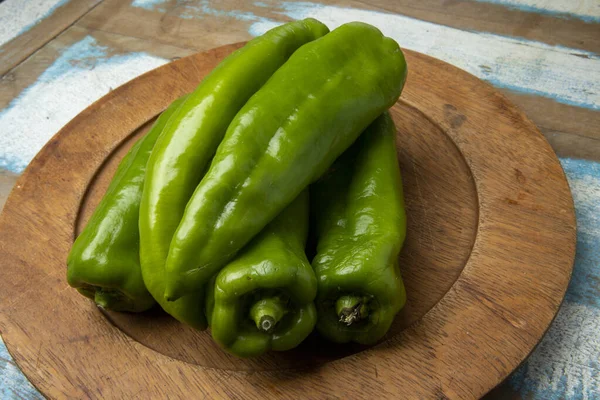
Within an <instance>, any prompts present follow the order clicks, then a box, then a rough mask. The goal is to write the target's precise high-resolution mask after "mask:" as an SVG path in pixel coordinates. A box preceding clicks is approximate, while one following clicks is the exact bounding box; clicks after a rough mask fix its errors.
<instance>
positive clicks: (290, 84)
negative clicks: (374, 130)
mask: <svg viewBox="0 0 600 400" xmlns="http://www.w3.org/2000/svg"><path fill="white" fill-rule="evenodd" d="M405 78H406V63H405V60H404V57H403V54H402V52H401V51H400V48H399V47H398V44H397V43H396V42H394V41H393V40H392V39H390V38H386V37H384V36H383V35H382V34H381V32H380V31H379V30H378V29H376V28H374V27H372V26H370V25H367V24H363V23H358V22H354V23H349V24H346V25H342V26H341V27H339V28H338V29H336V30H334V31H333V32H331V33H329V34H327V35H325V36H323V37H322V38H320V39H317V40H315V41H313V42H311V43H308V44H306V45H304V46H302V47H301V48H300V49H298V50H297V51H296V52H295V53H294V54H293V55H292V56H291V57H290V59H289V60H288V61H287V62H286V63H285V64H284V65H283V66H282V67H281V68H280V69H279V70H277V72H275V73H274V74H273V76H272V77H271V79H269V81H268V82H267V83H266V84H265V85H264V86H263V87H262V88H261V89H260V90H259V91H258V92H256V94H255V95H254V96H252V98H250V100H248V102H247V103H246V104H245V105H244V107H243V108H242V109H241V110H240V112H239V113H238V114H237V115H236V116H235V118H234V119H233V121H232V122H231V125H229V128H228V129H227V133H226V135H225V138H224V139H223V142H222V143H221V145H220V146H219V148H218V150H217V153H216V155H215V157H214V159H213V161H212V163H211V166H210V169H209V170H208V172H207V173H206V176H205V177H204V178H203V179H202V182H200V184H199V185H198V187H197V188H196V191H195V192H194V194H193V196H192V198H191V199H190V201H189V203H188V205H187V207H186V210H185V214H184V215H183V218H182V220H181V223H180V224H179V227H178V228H177V231H176V233H175V235H174V236H173V241H172V242H171V247H170V250H169V256H168V258H167V266H166V269H167V273H166V290H165V297H166V298H167V299H168V300H175V299H178V298H179V297H181V296H183V295H185V294H188V293H193V292H198V291H201V290H202V288H203V286H204V285H205V284H206V282H207V281H208V280H209V279H210V278H211V277H212V275H213V274H215V273H216V272H217V271H218V270H219V269H220V268H221V267H222V266H223V265H224V264H225V263H226V262H227V261H228V260H230V259H231V258H232V257H233V256H234V255H235V253H236V252H237V251H238V250H239V249H240V248H242V247H243V246H244V245H245V244H246V243H248V242H249V241H250V239H252V237H253V236H254V235H256V234H257V233H258V232H260V231H261V230H262V229H263V228H264V227H265V226H266V225H267V224H268V223H269V222H270V221H271V220H272V219H273V218H274V217H275V216H276V215H277V214H278V213H279V212H281V210H282V209H283V208H284V207H285V206H286V205H288V204H290V202H291V201H292V200H293V199H294V198H296V197H297V196H298V194H300V192H301V191H302V190H303V189H304V188H305V187H306V186H307V185H308V184H309V183H311V182H312V181H314V180H316V179H317V178H318V177H319V176H321V174H322V173H323V172H325V170H326V169H327V168H328V167H329V166H330V165H331V163H332V162H333V161H334V160H335V159H336V158H337V157H338V156H339V155H340V154H341V153H342V152H343V151H344V150H346V148H347V147H348V146H350V145H351V144H352V142H354V141H355V140H356V138H357V137H358V135H359V134H360V133H361V132H362V131H363V130H364V129H365V128H366V127H367V126H368V125H369V124H370V123H371V122H372V121H373V120H375V118H377V116H379V115H380V114H381V113H382V112H383V111H384V110H386V109H387V108H389V107H390V106H391V105H392V104H394V102H395V101H396V100H397V99H398V97H399V95H400V92H401V90H402V87H403V85H404V81H405Z"/></svg>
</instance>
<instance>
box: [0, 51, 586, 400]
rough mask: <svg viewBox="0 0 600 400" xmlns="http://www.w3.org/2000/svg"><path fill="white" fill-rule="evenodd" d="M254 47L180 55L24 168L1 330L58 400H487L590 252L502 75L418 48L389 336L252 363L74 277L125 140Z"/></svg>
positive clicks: (411, 57) (81, 119) (555, 165)
mask: <svg viewBox="0 0 600 400" xmlns="http://www.w3.org/2000/svg"><path fill="white" fill-rule="evenodd" d="M240 46H241V44H236V45H229V46H224V47H220V48H217V49H214V50H211V51H208V52H205V53H201V54H197V55H194V56H191V57H188V58H184V59H181V60H178V61H176V62H173V63H170V64H168V65H165V66H163V67H161V68H158V69H156V70H154V71H151V72H149V73H147V74H145V75H143V76H140V77H139V78H137V79H135V80H133V81H131V82H129V83H128V84H126V85H124V86H122V87H120V88H118V89H116V90H114V91H112V92H111V93H109V94H108V95H106V96H105V97H103V98H102V99H101V100H99V101H98V102H96V103H94V104H93V105H91V106H90V107H89V108H88V109H86V110H85V111H84V112H82V113H81V114H80V115H78V116H77V117H76V118H75V119H74V120H73V121H71V122H70V123H69V124H68V125H67V126H65V127H64V128H63V129H62V130H61V131H60V132H59V133H58V134H57V135H56V136H55V137H54V138H53V139H52V140H51V141H50V142H49V143H48V144H47V145H46V146H45V147H44V149H42V151H41V152H40V153H39V154H38V155H37V157H36V158H35V159H34V160H33V161H32V163H31V164H30V165H29V167H28V168H27V170H26V171H25V173H24V174H23V176H22V177H21V178H20V180H19V181H18V182H17V185H16V187H15V189H14V190H13V192H12V194H11V196H10V198H9V199H8V201H7V203H6V206H5V209H4V213H3V215H2V217H1V220H0V244H1V246H0V264H1V270H2V275H3V279H2V280H1V281H0V304H2V310H1V313H0V329H1V332H2V335H3V337H4V340H5V341H6V344H7V346H8V349H9V351H10V352H11V354H12V355H13V357H14V358H15V360H16V362H17V363H18V364H19V366H20V367H21V368H22V370H23V371H24V373H25V374H26V375H27V376H28V378H29V379H30V380H31V382H32V383H33V384H34V385H35V386H36V387H37V388H38V389H39V390H40V391H41V392H42V393H43V394H44V395H46V396H48V397H52V398H64V397H77V398H88V397H89V398H104V399H106V398H157V397H158V398H166V397H167V396H168V397H169V398H200V397H203V396H205V397H207V398H220V397H235V398H241V397H248V398H282V397H285V398H295V399H299V398H312V399H314V398H321V397H327V398H332V397H340V398H383V397H388V398H447V397H449V398H474V397H479V396H482V395H483V394H485V393H486V392H487V391H489V390H490V389H492V388H493V387H494V386H496V385H497V384H498V383H500V382H501V381H502V380H503V379H504V378H505V377H506V376H507V375H508V374H509V373H510V372H511V371H512V370H513V369H514V368H516V367H517V366H518V365H519V363H520V362H521V361H523V359H525V357H527V355H528V354H529V353H530V351H531V350H532V349H533V348H534V346H535V345H536V344H537V343H538V341H539V340H540V338H541V337H542V335H543V334H544V332H545V330H546V329H547V328H548V326H549V324H550V322H551V321H552V319H553V317H554V315H555V314H556V312H557V310H558V307H559V305H560V303H561V301H562V298H563V295H564V293H565V290H566V287H567V284H568V282H569V278H570V275H571V269H572V264H573V257H574V254H575V217H574V211H573V204H572V199H571V194H570V192H569V187H568V185H567V181H566V179H565V176H564V174H563V171H562V169H561V166H560V164H559V162H558V160H557V158H556V156H555V155H554V153H553V151H552V149H551V148H550V146H549V145H548V143H547V142H546V140H545V139H544V138H543V137H542V135H541V134H540V133H539V131H538V130H537V129H536V127H535V126H534V124H533V123H532V122H531V121H529V120H528V119H527V118H526V117H525V116H524V115H523V113H522V112H520V111H519V110H518V109H517V108H516V107H515V106H514V105H512V104H511V103H509V102H508V101H507V100H506V98H504V97H503V96H502V95H501V94H499V93H498V92H497V91H495V90H494V89H493V88H492V87H491V86H489V85H487V84H485V83H483V82H481V81H480V80H478V79H476V78H475V77H473V76H471V75H469V74H467V73H466V72H464V71H461V70H459V69H457V68H455V67H453V66H451V65H448V64H445V63H443V62H441V61H438V60H435V59H433V58H430V57H427V56H425V55H422V54H418V53H415V52H411V51H406V58H407V60H408V63H409V70H410V72H409V76H408V83H407V86H406V88H405V90H404V93H403V94H402V99H401V100H400V101H399V102H398V103H397V104H396V105H395V106H394V107H393V109H392V115H393V117H394V120H395V122H396V124H397V128H398V136H397V142H398V159H399V161H400V164H401V167H402V171H403V176H404V184H405V193H406V203H407V208H408V218H409V229H408V238H407V242H406V245H405V246H404V249H403V251H402V254H401V257H400V265H401V268H402V273H403V276H404V279H405V282H406V286H407V292H408V304H407V306H406V308H405V309H404V310H403V311H402V313H401V314H400V315H399V316H398V317H397V318H396V321H395V324H394V326H393V328H392V329H391V331H390V332H389V334H388V335H387V337H386V338H385V340H383V341H382V342H381V343H380V344H378V345H376V346H373V347H370V348H365V347H360V346H350V345H348V346H335V345H332V344H330V343H327V342H325V341H324V340H323V339H320V338H319V337H318V336H317V335H316V334H314V335H313V336H312V337H310V338H309V339H308V340H307V341H306V342H305V343H303V344H302V345H301V346H300V348H299V349H296V350H294V351H290V352H286V353H272V354H268V355H266V356H264V357H261V358H257V359H251V360H240V359H236V358H234V357H232V356H229V355H227V354H226V353H224V352H222V351H221V350H220V349H219V348H218V347H217V346H216V345H215V344H214V343H213V342H212V340H211V339H210V335H209V333H208V332H196V331H193V330H191V329H188V328H187V327H185V326H183V325H181V324H179V323H176V322H175V321H174V320H173V319H171V318H170V317H168V316H167V315H165V314H164V313H162V312H160V311H159V310H154V311H151V312H148V313H145V314H141V315H131V314H118V313H110V312H109V313H103V312H101V311H100V310H99V309H98V308H96V307H95V306H94V305H93V304H92V302H90V301H89V300H87V299H85V298H83V297H82V296H80V295H79V294H77V292H76V291H75V290H73V289H71V288H69V287H68V285H67V283H66V277H65V271H66V263H65V260H66V257H67V253H68V251H69V248H70V246H71V244H72V242H73V239H74V237H75V236H76V235H77V234H78V232H79V231H80V230H81V228H82V227H83V226H84V224H85V222H86V221H87V218H88V217H89V215H90V213H91V212H92V211H93V209H94V207H95V206H96V204H97V202H98V200H99V198H100V197H101V195H102V194H103V192H104V190H105V188H106V186H107V184H108V182H109V180H110V179H111V177H112V174H113V173H114V170H115V167H116V165H117V164H118V162H119V160H120V159H121V157H122V156H123V155H124V153H125V152H126V150H127V149H128V148H129V147H130V146H131V145H132V143H133V142H134V141H135V140H136V139H137V138H138V137H139V136H140V135H142V134H143V133H144V132H145V131H146V130H147V129H148V127H149V126H150V124H151V123H152V122H153V120H154V118H155V117H156V116H157V115H158V114H159V113H160V112H161V111H162V110H164V109H165V108H166V107H167V105H168V104H169V103H170V102H171V101H173V100H174V99H175V98H177V97H178V96H180V95H182V94H183V93H186V92H189V91H192V90H193V88H194V87H195V86H196V85H197V84H198V83H199V81H200V80H201V79H202V77H203V76H205V75H206V74H207V73H208V72H209V71H210V70H211V69H212V68H213V67H214V66H215V65H217V63H218V62H219V61H220V60H221V59H223V58H224V57H225V56H226V55H227V54H229V53H230V52H231V51H233V50H234V49H236V48H238V47H240Z"/></svg>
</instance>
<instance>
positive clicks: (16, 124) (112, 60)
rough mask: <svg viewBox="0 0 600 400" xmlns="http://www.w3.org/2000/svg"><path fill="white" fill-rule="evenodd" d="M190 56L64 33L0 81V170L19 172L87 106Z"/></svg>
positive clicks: (88, 33) (118, 38) (105, 36)
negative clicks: (175, 60) (172, 62)
mask: <svg viewBox="0 0 600 400" xmlns="http://www.w3.org/2000/svg"><path fill="white" fill-rule="evenodd" d="M193 52H194V51H193V50H189V49H184V48H181V47H174V46H169V45H164V44H160V43H152V42H149V41H146V40H141V39H136V38H132V37H127V36H122V35H117V34H111V33H105V32H97V31H92V30H89V29H84V28H80V27H75V26H74V27H71V28H69V29H68V30H67V31H65V32H64V33H63V34H61V35H60V36H59V37H57V38H56V39H55V40H53V41H51V42H50V43H49V44H48V45H47V46H45V47H44V48H43V49H41V50H40V51H38V52H37V53H36V54H35V55H33V56H32V57H30V58H29V59H28V60H26V61H25V62H23V63H22V64H21V65H19V66H18V67H16V68H15V69H14V70H13V71H11V73H9V74H8V75H7V76H6V77H5V78H4V79H2V80H0V125H1V126H3V127H4V128H3V132H2V135H0V167H2V168H6V169H9V170H11V171H13V172H21V171H22V170H23V169H24V167H25V166H26V165H27V163H28V162H29V161H30V160H31V158H33V156H34V155H35V154H36V153H37V152H38V151H39V149H40V148H41V147H42V146H43V145H44V144H45V143H46V141H47V140H48V139H50V137H52V135H54V134H55V133H56V132H57V131H58V130H59V129H60V128H61V127H62V126H63V125H64V124H66V123H67V122H69V120H71V119H72V118H73V117H75V116H76V115H77V114H78V113H79V112H81V111H82V110H83V109H85V107H87V106H88V105H89V104H91V103H92V102H93V101H95V100H97V99H99V98H100V97H102V96H103V95H104V94H106V93H107V92H108V91H109V90H111V89H113V88H115V87H117V86H120V85H121V84H123V83H125V82H126V81H128V80H130V79H132V78H135V77H136V76H138V75H140V74H142V73H144V72H146V71H148V70H150V69H153V68H156V67H157V66H159V65H162V64H164V63H166V62H168V61H169V60H171V59H173V58H177V57H183V56H186V55H189V54H192V53H193Z"/></svg>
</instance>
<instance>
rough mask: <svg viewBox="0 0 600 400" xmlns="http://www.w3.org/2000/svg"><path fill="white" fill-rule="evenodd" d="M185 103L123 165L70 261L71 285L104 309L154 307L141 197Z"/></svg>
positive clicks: (175, 104)
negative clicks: (159, 144) (157, 148)
mask: <svg viewBox="0 0 600 400" xmlns="http://www.w3.org/2000/svg"><path fill="white" fill-rule="evenodd" d="M184 99H185V98H180V99H178V100H176V101H174V102H173V104H171V106H169V108H167V109H166V110H165V111H164V112H163V113H162V114H161V115H160V117H159V118H158V120H157V121H156V122H155V123H154V125H153V126H152V129H150V131H149V132H148V133H147V134H146V136H144V137H143V138H142V139H140V140H139V141H138V142H137V143H136V144H135V145H134V146H133V147H132V148H131V150H129V152H128V153H127V155H125V157H124V158H123V160H121V163H120V164H119V166H118V168H117V171H116V172H115V175H114V177H113V179H112V181H111V183H110V185H109V186H108V189H107V190H106V193H105V194H104V197H102V200H101V201H100V203H99V204H98V207H96V210H95V211H94V214H93V215H92V217H91V218H90V220H89V222H88V223H87V225H86V226H85V228H84V229H83V231H82V232H81V234H80V235H79V236H78V237H77V239H76V240H75V243H73V247H72V248H71V252H70V253H69V256H68V258H67V281H68V282H69V285H71V286H72V287H74V288H76V289H77V290H78V291H79V292H80V293H81V294H83V295H84V296H86V297H89V298H90V299H93V300H94V301H95V302H96V304H98V305H99V306H101V307H104V308H107V309H111V310H114V311H132V312H140V311H144V310H147V309H149V308H150V307H152V305H154V299H153V298H152V296H151V295H150V293H148V290H146V286H144V282H143V280H142V272H141V269H140V256H139V233H138V218H139V208H140V198H141V196H142V187H143V183H144V173H145V171H146V163H147V162H148V158H149V157H150V152H151V151H152V148H153V147H154V144H155V142H156V140H157V139H158V137H159V135H160V134H161V132H162V131H163V128H164V126H165V125H166V123H167V121H168V120H169V118H170V117H171V115H172V114H173V113H174V112H175V111H176V110H177V108H178V107H179V106H181V104H182V103H183V101H184Z"/></svg>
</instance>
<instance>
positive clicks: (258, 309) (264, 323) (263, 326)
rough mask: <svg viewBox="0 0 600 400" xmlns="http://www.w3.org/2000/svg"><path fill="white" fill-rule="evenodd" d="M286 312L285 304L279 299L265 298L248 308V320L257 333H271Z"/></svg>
mask: <svg viewBox="0 0 600 400" xmlns="http://www.w3.org/2000/svg"><path fill="white" fill-rule="evenodd" d="M286 312H287V308H286V303H285V302H283V301H282V300H281V299H280V298H279V297H267V298H264V299H260V300H259V301H257V302H256V303H254V305H253V306H252V307H251V308H250V318H252V320H253V321H254V323H255V324H256V327H257V328H258V330H259V331H261V332H264V333H271V332H273V329H275V326H276V325H277V323H278V322H279V321H280V320H281V318H283V316H284V315H285V314H286Z"/></svg>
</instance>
